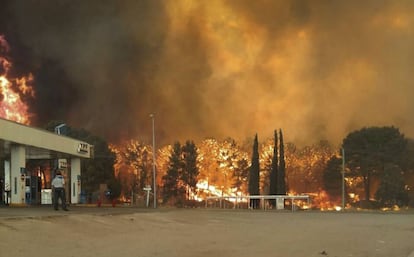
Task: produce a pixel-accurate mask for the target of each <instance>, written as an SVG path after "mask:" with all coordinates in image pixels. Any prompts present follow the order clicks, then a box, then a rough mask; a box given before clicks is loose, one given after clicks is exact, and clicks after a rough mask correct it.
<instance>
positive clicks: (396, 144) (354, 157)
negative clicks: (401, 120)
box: [342, 127, 407, 200]
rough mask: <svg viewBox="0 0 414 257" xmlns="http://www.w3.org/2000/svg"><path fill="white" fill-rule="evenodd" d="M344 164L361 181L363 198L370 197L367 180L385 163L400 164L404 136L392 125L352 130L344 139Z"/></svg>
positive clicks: (405, 141) (381, 169)
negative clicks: (362, 183) (363, 192)
mask: <svg viewBox="0 0 414 257" xmlns="http://www.w3.org/2000/svg"><path fill="white" fill-rule="evenodd" d="M342 147H343V148H344V149H345V156H346V158H345V159H346V165H347V167H348V168H349V169H350V170H351V174H350V175H351V176H360V177H362V178H363V181H364V190H365V200H369V198H370V180H371V178H372V176H373V175H375V174H381V173H382V172H383V170H384V167H385V165H387V164H394V165H398V166H401V165H402V164H403V163H404V160H403V158H402V157H403V156H406V155H405V153H406V150H407V140H406V139H405V137H404V135H403V134H401V133H400V131H399V130H398V129H397V128H394V127H370V128H363V129H361V130H358V131H354V132H351V133H350V134H349V135H348V136H347V137H346V138H345V139H344V140H343V144H342Z"/></svg>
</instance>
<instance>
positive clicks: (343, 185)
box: [342, 147, 345, 211]
mask: <svg viewBox="0 0 414 257" xmlns="http://www.w3.org/2000/svg"><path fill="white" fill-rule="evenodd" d="M344 210H345V149H344V148H343V147H342V211H344Z"/></svg>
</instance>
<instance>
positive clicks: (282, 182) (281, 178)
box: [276, 129, 287, 195]
mask: <svg viewBox="0 0 414 257" xmlns="http://www.w3.org/2000/svg"><path fill="white" fill-rule="evenodd" d="M279 140H280V142H279V153H280V156H279V170H278V173H277V188H276V189H277V190H276V192H277V194H278V195H285V194H286V191H287V188H286V178H285V176H286V163H285V147H284V143H283V134H282V130H281V129H280V130H279Z"/></svg>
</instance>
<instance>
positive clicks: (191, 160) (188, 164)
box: [181, 141, 199, 199]
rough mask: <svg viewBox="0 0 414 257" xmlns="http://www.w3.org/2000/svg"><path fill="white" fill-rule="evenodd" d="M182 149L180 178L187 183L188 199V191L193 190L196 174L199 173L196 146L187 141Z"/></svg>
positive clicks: (195, 183)
mask: <svg viewBox="0 0 414 257" xmlns="http://www.w3.org/2000/svg"><path fill="white" fill-rule="evenodd" d="M182 151H183V160H184V163H183V171H182V174H181V179H182V181H183V182H184V184H186V185H187V189H188V190H187V199H189V198H190V192H195V189H196V185H197V176H198V174H199V170H198V167H197V147H196V146H195V144H194V142H193V141H187V142H186V143H185V145H184V146H183V148H182Z"/></svg>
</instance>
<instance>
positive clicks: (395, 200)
mask: <svg viewBox="0 0 414 257" xmlns="http://www.w3.org/2000/svg"><path fill="white" fill-rule="evenodd" d="M375 198H376V199H377V200H378V201H379V202H380V203H381V205H382V206H385V207H392V206H394V205H398V206H402V205H407V203H408V194H407V192H406V190H405V185H404V180H403V176H402V170H401V169H400V168H399V167H398V166H396V165H386V167H385V168H384V172H383V174H382V179H381V183H380V186H379V188H378V190H377V192H376V193H375Z"/></svg>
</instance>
